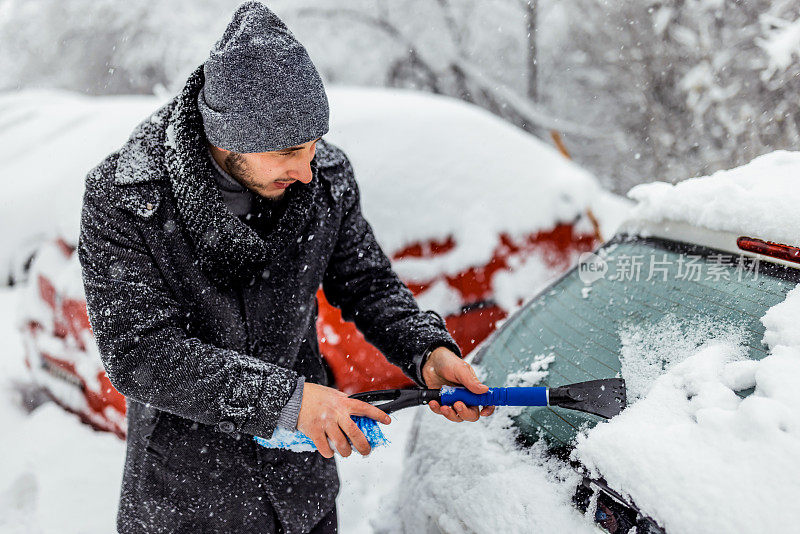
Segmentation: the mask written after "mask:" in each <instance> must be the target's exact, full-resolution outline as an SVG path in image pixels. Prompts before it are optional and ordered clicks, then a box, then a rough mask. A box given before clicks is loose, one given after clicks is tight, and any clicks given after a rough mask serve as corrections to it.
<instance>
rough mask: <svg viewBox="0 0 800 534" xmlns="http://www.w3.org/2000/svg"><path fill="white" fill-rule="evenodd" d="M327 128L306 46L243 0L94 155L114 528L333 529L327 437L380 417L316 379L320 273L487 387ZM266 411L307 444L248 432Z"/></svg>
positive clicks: (411, 352) (92, 288)
mask: <svg viewBox="0 0 800 534" xmlns="http://www.w3.org/2000/svg"><path fill="white" fill-rule="evenodd" d="M327 130H328V101H327V97H326V95H325V91H324V88H323V85H322V81H321V79H320V77H319V74H318V73H317V71H316V69H315V68H314V66H313V64H312V63H311V61H310V59H309V58H308V55H307V53H306V51H305V49H304V48H303V47H302V45H300V44H299V43H298V42H297V41H296V40H295V38H294V37H293V35H292V34H291V33H290V32H289V30H288V29H287V28H286V26H285V25H284V24H283V23H282V22H281V21H280V20H279V19H278V18H277V17H276V16H275V15H274V14H273V13H272V12H271V11H270V10H269V9H267V8H266V7H265V6H264V5H263V4H261V3H260V2H255V1H249V2H245V3H244V4H242V5H241V6H240V7H239V8H238V9H237V11H236V12H235V14H234V17H233V20H232V21H231V22H230V24H229V26H228V28H227V29H226V31H225V33H224V34H223V36H222V38H221V39H220V41H218V42H217V44H216V46H215V48H214V50H213V51H212V53H211V56H210V57H209V59H208V60H207V61H206V62H205V63H204V64H203V65H201V66H200V67H198V68H197V69H196V70H195V71H194V72H193V73H192V74H191V76H190V77H189V79H188V81H187V82H186V85H185V86H184V88H183V90H182V91H181V92H180V94H179V95H177V96H176V97H175V98H174V99H173V100H172V101H170V102H169V103H168V104H166V105H165V106H163V107H162V108H160V109H159V110H157V111H156V112H154V113H153V115H152V116H150V117H149V118H148V119H146V120H144V121H143V122H142V123H141V124H140V125H139V126H138V127H137V128H136V129H135V130H134V132H133V134H132V135H131V137H130V139H129V140H128V141H127V142H126V143H125V145H124V146H122V148H120V149H119V150H118V151H116V152H114V153H112V154H111V155H109V156H108V157H107V158H106V159H105V160H104V161H103V162H101V163H100V164H99V165H98V166H97V167H96V168H94V169H93V170H92V171H91V172H90V173H89V175H88V177H87V180H86V193H85V196H84V205H83V213H82V222H81V236H80V243H79V258H80V261H81V265H82V268H83V278H84V285H85V288H86V300H87V305H88V310H89V316H90V318H91V323H92V328H93V330H94V333H95V336H96V339H97V343H98V347H99V349H100V354H101V356H102V359H103V363H104V365H105V368H106V371H107V373H108V376H109V378H110V380H111V382H112V383H113V384H114V386H115V387H116V388H117V389H118V390H119V391H120V392H121V393H123V394H124V395H125V396H126V397H127V400H128V440H127V457H126V461H125V472H124V476H123V482H122V495H121V500H120V508H119V514H118V520H117V522H118V529H119V531H120V532H122V533H129V532H181V533H182V532H287V533H303V532H335V530H336V509H335V497H336V494H337V491H338V477H337V474H336V466H335V462H334V460H333V459H332V457H333V454H334V450H333V449H334V448H335V449H336V450H337V451H338V452H339V454H340V455H342V456H348V455H349V454H350V453H351V450H352V447H355V448H356V449H357V450H358V451H359V452H360V453H361V454H367V453H369V445H368V443H367V442H366V439H365V438H364V436H363V435H362V434H361V432H360V431H359V430H358V428H357V427H356V426H355V425H354V424H353V422H352V420H351V418H350V416H351V415H365V416H368V417H371V418H373V419H376V420H378V421H381V422H383V423H386V424H388V423H389V418H388V416H386V414H385V413H383V412H382V411H380V410H378V409H377V408H375V407H373V406H370V405H369V404H365V403H362V402H359V401H355V400H352V399H349V398H348V397H347V396H346V395H344V394H343V393H341V392H339V391H337V390H335V389H333V388H331V387H329V386H330V385H331V384H330V378H329V374H328V372H327V369H326V365H325V363H324V360H323V359H322V358H321V357H320V353H319V346H318V343H317V338H316V327H315V322H316V312H317V302H316V297H315V294H316V291H317V289H318V288H319V286H320V285H322V287H323V289H324V291H325V294H326V297H327V298H328V299H329V300H330V301H331V302H332V303H334V304H335V305H336V306H338V307H340V308H341V309H342V311H343V313H344V316H345V317H346V318H348V319H350V320H353V321H354V322H355V323H356V325H357V326H358V327H359V329H360V330H361V331H362V332H363V333H364V335H365V336H366V338H367V339H368V340H369V341H370V342H372V343H374V344H375V345H376V346H377V347H378V348H379V349H380V350H381V351H383V353H384V354H385V355H386V356H387V357H388V358H389V359H390V360H391V361H392V362H394V363H395V364H396V365H399V366H400V367H401V368H402V369H403V371H404V372H405V373H406V374H407V375H408V376H410V377H411V378H412V379H414V380H415V381H416V382H417V383H418V384H420V385H426V386H427V387H434V388H437V387H440V386H441V385H443V384H463V385H465V386H467V387H468V388H470V389H471V390H472V391H474V392H477V393H482V392H484V391H486V386H484V385H483V384H481V383H480V382H479V381H478V380H477V378H476V377H475V374H474V372H473V371H472V368H471V367H470V366H469V365H467V364H466V363H464V362H463V361H462V360H461V359H460V358H459V356H458V352H459V350H458V347H457V346H456V345H455V343H454V342H453V340H452V338H451V337H450V335H449V334H448V333H447V331H446V329H445V328H444V324H443V321H442V319H441V318H440V317H439V316H438V315H436V314H435V313H433V312H421V311H420V310H419V309H418V307H417V306H416V304H415V302H414V300H413V297H412V296H411V294H410V292H409V291H408V289H407V288H406V287H405V286H404V285H403V284H402V283H401V282H400V281H399V280H398V278H397V276H396V275H395V274H394V272H393V271H392V270H391V268H390V265H389V261H388V260H387V258H386V256H385V255H384V254H383V252H382V251H381V249H380V247H379V246H378V244H377V242H376V241H375V237H374V236H373V234H372V230H371V229H370V226H369V225H368V224H367V222H366V221H365V220H364V218H363V217H362V215H361V211H360V206H359V196H358V188H357V185H356V182H355V181H354V178H353V171H352V168H351V167H350V164H349V162H348V160H347V158H346V157H345V155H344V154H343V153H342V151H341V150H339V149H338V148H336V147H334V146H333V145H331V144H329V143H326V142H325V141H324V140H322V139H321V137H322V136H323V135H324V134H325V133H326V132H327ZM431 409H432V410H433V411H435V412H437V413H441V414H442V415H444V416H445V417H447V418H448V419H450V420H453V421H461V420H468V421H474V420H477V419H478V417H479V416H480V415H481V414H479V412H478V409H477V408H468V407H466V406H463V404H459V405H458V406H456V407H454V408H450V407H440V406H438V405H436V404H435V403H432V406H431ZM489 413H491V408H486V409H484V411H483V415H488V414H489ZM278 425H281V426H283V427H285V428H288V429H295V428H296V429H299V430H300V431H302V432H304V433H305V434H307V435H308V436H309V437H311V438H312V439H313V440H314V442H315V444H316V446H317V448H318V450H319V454H317V453H297V452H292V451H288V450H272V449H265V448H262V447H259V446H258V445H257V444H255V442H254V440H253V439H252V436H254V435H256V436H265V437H269V436H271V435H272V432H273V431H274V429H275V428H276V426H278ZM351 443H352V445H351Z"/></svg>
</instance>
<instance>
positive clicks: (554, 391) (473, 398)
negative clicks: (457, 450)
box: [254, 378, 627, 452]
mask: <svg viewBox="0 0 800 534" xmlns="http://www.w3.org/2000/svg"><path fill="white" fill-rule="evenodd" d="M350 398H352V399H357V400H360V401H363V402H366V403H369V404H372V405H374V406H375V407H376V408H380V409H381V410H383V411H384V412H385V413H387V414H389V413H392V412H394V411H397V410H401V409H403V408H410V407H412V406H421V405H423V404H428V403H429V402H431V401H436V402H438V403H440V404H442V405H446V406H452V405H453V404H455V403H456V402H458V401H461V402H463V403H464V404H466V405H467V406H559V407H561V408H568V409H570V410H578V411H581V412H586V413H590V414H594V415H599V416H600V417H604V418H606V419H610V418H612V417H614V416H615V415H617V414H619V413H620V412H621V411H622V410H623V409H624V408H625V406H627V395H626V390H625V380H623V379H622V378H606V379H602V380H590V381H588V382H579V383H577V384H567V385H565V386H559V387H556V388H547V387H508V388H489V391H487V392H486V393H482V394H480V395H479V394H476V393H472V392H470V391H468V390H467V389H465V388H456V387H452V386H444V387H442V389H424V388H414V389H384V390H381V391H365V392H363V393H356V394H355V395H350ZM379 403H381V404H379ZM352 419H353V421H355V423H356V424H357V425H358V428H359V429H360V430H361V431H362V432H363V433H364V436H365V437H366V438H367V441H368V442H369V444H370V447H379V446H381V445H387V444H388V443H389V440H388V439H386V437H385V436H384V435H383V432H381V429H380V427H379V426H378V422H377V421H375V420H374V419H370V418H369V417H358V416H353V417H352ZM254 439H255V440H256V442H257V443H258V444H259V445H261V446H263V447H267V448H273V449H289V450H292V451H295V452H310V451H315V450H317V448H316V446H315V445H314V442H313V441H311V439H310V438H309V437H308V436H306V435H305V434H303V433H302V432H299V431H296V432H291V431H288V430H284V429H282V428H278V429H276V430H275V432H274V433H273V434H272V437H271V438H269V439H266V438H261V437H258V436H256V437H255V438H254Z"/></svg>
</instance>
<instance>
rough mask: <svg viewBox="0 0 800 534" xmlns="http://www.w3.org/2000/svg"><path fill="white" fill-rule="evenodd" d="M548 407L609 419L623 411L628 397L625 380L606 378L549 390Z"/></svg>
mask: <svg viewBox="0 0 800 534" xmlns="http://www.w3.org/2000/svg"><path fill="white" fill-rule="evenodd" d="M549 394H550V405H551V406H560V407H561V408H569V409H570V410H578V411H581V412H586V413H591V414H594V415H599V416H600V417H605V418H606V419H611V418H612V417H614V416H615V415H617V414H619V413H620V412H621V411H622V410H624V409H625V406H627V404H628V395H627V391H626V389H625V380H624V379H622V378H606V379H603V380H590V381H588V382H579V383H577V384H569V385H566V386H559V387H557V388H550V392H549Z"/></svg>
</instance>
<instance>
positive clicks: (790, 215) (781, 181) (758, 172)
mask: <svg viewBox="0 0 800 534" xmlns="http://www.w3.org/2000/svg"><path fill="white" fill-rule="evenodd" d="M628 196H629V197H630V198H632V199H634V200H636V201H637V202H638V205H637V206H636V207H635V208H633V210H631V212H630V217H631V219H634V220H641V221H648V222H655V223H666V222H671V221H675V222H683V223H687V224H689V225H691V226H694V227H699V228H707V229H710V230H718V231H723V232H730V233H732V234H738V235H746V236H752V237H757V238H760V239H764V240H768V241H776V242H779V243H785V244H787V245H800V217H798V216H797V210H798V206H800V152H789V151H784V150H778V151H775V152H771V153H769V154H765V155H763V156H760V157H757V158H755V159H754V160H752V161H751V162H750V163H748V164H746V165H742V166H741V167H736V168H734V169H729V170H723V171H719V172H716V173H714V174H712V175H711V176H704V177H700V178H691V179H688V180H684V181H682V182H679V183H677V184H675V185H672V184H668V183H665V182H653V183H648V184H641V185H637V186H636V187H634V188H633V189H631V190H630V192H629V193H628Z"/></svg>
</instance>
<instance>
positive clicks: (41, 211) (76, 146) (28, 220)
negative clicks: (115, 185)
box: [0, 90, 160, 278]
mask: <svg viewBox="0 0 800 534" xmlns="http://www.w3.org/2000/svg"><path fill="white" fill-rule="evenodd" d="M159 105H160V102H159V100H158V99H156V98H154V97H140V96H127V97H87V96H83V95H79V94H77V93H70V92H66V91H52V90H29V91H24V92H20V93H7V94H4V95H0V116H2V120H0V177H2V179H3V186H4V191H3V196H2V200H0V202H2V209H0V227H2V228H3V229H4V231H3V232H2V233H0V277H3V278H7V277H8V276H9V274H12V273H13V271H14V270H15V269H19V266H20V263H23V262H24V261H25V260H27V257H28V256H30V255H31V254H32V253H33V252H34V251H35V249H36V248H37V247H38V246H39V245H40V244H41V243H44V242H46V241H51V240H53V239H54V238H56V237H58V236H62V237H64V238H66V239H67V240H69V241H71V242H72V243H73V244H74V243H76V242H77V240H78V226H79V223H80V214H81V209H80V208H81V201H82V199H83V181H84V178H85V177H86V173H88V172H89V170H90V169H91V168H92V167H94V166H95V165H97V164H98V163H100V161H101V160H102V159H103V158H104V157H105V156H107V155H108V154H110V153H111V152H113V151H114V150H116V149H118V148H119V147H120V146H121V145H122V143H123V142H124V141H125V139H127V138H128V136H129V135H130V133H131V131H132V130H133V128H134V127H135V126H136V124H137V123H139V121H141V120H143V119H144V118H145V117H147V116H148V115H149V114H150V113H151V112H152V111H154V110H155V109H156V108H157V107H158V106H159ZM13 274H18V273H13Z"/></svg>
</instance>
